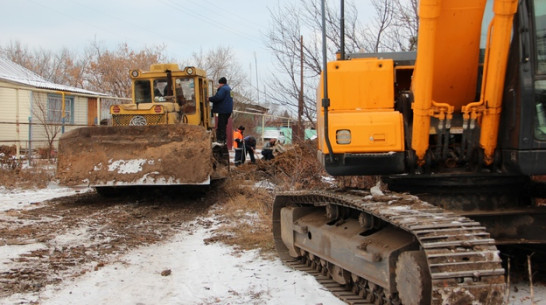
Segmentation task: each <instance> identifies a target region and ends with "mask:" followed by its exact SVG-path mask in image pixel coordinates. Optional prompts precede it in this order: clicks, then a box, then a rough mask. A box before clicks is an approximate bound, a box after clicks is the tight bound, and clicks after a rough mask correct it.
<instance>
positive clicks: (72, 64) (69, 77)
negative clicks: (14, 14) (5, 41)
mask: <svg viewBox="0 0 546 305" xmlns="http://www.w3.org/2000/svg"><path fill="white" fill-rule="evenodd" d="M0 54H2V55H4V56H5V57H6V58H8V59H10V60H11V61H13V62H15V63H17V64H19V65H21V66H23V67H25V68H27V69H29V70H30V71H33V72H34V73H36V74H38V75H40V76H41V77H43V78H44V79H46V80H48V81H51V82H53V83H56V84H63V85H68V86H73V87H79V88H83V86H84V83H85V82H84V78H83V71H84V69H85V68H86V66H87V64H88V63H87V61H86V58H78V56H77V55H75V54H74V53H73V52H71V51H69V50H68V49H66V48H64V49H62V50H60V52H58V53H54V52H52V51H50V50H44V49H36V50H30V49H28V48H27V47H25V46H22V45H21V43H20V42H12V43H10V44H9V45H7V46H5V47H2V48H0Z"/></svg>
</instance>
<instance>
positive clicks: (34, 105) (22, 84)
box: [0, 57, 106, 155]
mask: <svg viewBox="0 0 546 305" xmlns="http://www.w3.org/2000/svg"><path fill="white" fill-rule="evenodd" d="M101 97H106V95H105V94H102V93H99V92H93V91H89V90H84V89H81V88H76V87H70V86H65V85H59V84H55V83H52V82H49V81H47V80H45V79H44V78H42V77H41V76H39V75H37V74H36V73H34V72H32V71H30V70H28V69H26V68H24V67H22V66H20V65H18V64H16V63H14V62H12V61H10V60H8V59H6V58H3V57H0V109H1V111H0V145H8V146H13V145H15V146H16V148H17V155H19V154H20V153H21V152H22V151H31V150H32V149H37V148H50V147H56V145H57V141H58V139H59V137H60V136H61V134H62V133H63V132H66V131H68V130H70V129H73V128H77V127H81V126H91V125H99V122H100V117H99V111H100V108H99V107H100V99H101Z"/></svg>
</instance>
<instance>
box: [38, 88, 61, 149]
mask: <svg viewBox="0 0 546 305" xmlns="http://www.w3.org/2000/svg"><path fill="white" fill-rule="evenodd" d="M32 117H33V118H35V119H36V120H38V126H40V127H41V130H42V131H43V133H44V134H45V137H46V141H47V153H46V158H47V159H51V152H52V151H53V149H54V147H55V146H54V145H53V143H54V142H55V139H57V137H58V136H60V134H61V131H62V124H61V122H62V119H63V118H62V113H61V112H54V111H51V110H50V109H48V105H47V101H46V100H45V99H36V100H35V102H34V104H33V107H32Z"/></svg>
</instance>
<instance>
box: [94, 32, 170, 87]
mask: <svg viewBox="0 0 546 305" xmlns="http://www.w3.org/2000/svg"><path fill="white" fill-rule="evenodd" d="M164 49H165V46H157V47H155V48H144V49H143V50H140V51H136V50H133V49H131V48H129V46H128V45H127V44H126V43H123V44H120V45H119V46H118V48H117V49H115V50H109V49H106V48H104V47H103V46H101V45H100V44H99V43H97V42H93V43H92V44H91V46H90V47H89V48H88V50H87V52H86V58H87V62H88V63H89V65H88V66H87V68H86V69H85V71H84V79H85V83H86V87H87V88H86V89H88V90H93V91H97V92H103V93H107V94H111V95H113V96H118V97H130V96H131V78H130V77H129V71H131V70H133V69H142V70H148V69H150V65H152V64H154V63H159V62H166V61H167V59H166V58H165V56H164V55H163V51H164Z"/></svg>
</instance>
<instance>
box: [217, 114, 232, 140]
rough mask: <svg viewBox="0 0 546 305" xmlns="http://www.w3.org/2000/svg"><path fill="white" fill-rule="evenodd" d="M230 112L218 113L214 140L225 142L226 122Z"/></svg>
mask: <svg viewBox="0 0 546 305" xmlns="http://www.w3.org/2000/svg"><path fill="white" fill-rule="evenodd" d="M230 116H231V113H218V126H216V141H218V142H220V143H224V144H225V143H226V139H227V134H226V129H227V123H228V119H229V117H230Z"/></svg>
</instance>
